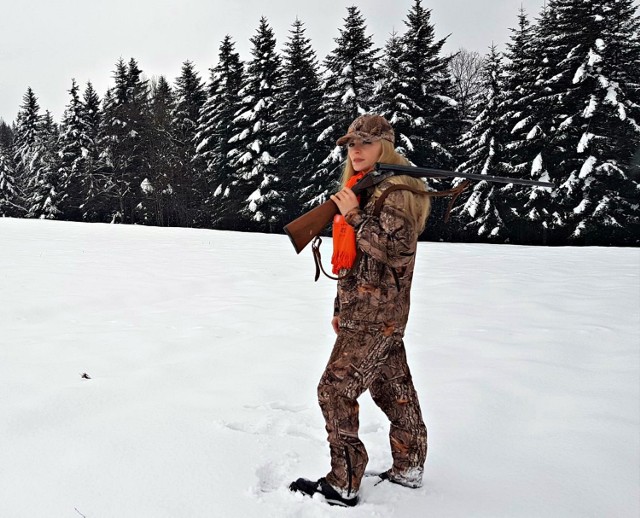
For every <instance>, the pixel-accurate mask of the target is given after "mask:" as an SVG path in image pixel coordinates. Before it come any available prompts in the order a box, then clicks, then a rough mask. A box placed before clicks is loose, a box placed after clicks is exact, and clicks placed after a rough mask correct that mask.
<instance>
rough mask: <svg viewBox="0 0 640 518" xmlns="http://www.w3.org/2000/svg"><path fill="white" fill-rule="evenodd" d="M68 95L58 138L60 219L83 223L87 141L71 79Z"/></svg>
mask: <svg viewBox="0 0 640 518" xmlns="http://www.w3.org/2000/svg"><path fill="white" fill-rule="evenodd" d="M69 95H70V97H71V99H70V100H69V104H68V105H67V106H66V108H65V111H64V114H63V116H62V123H61V125H60V137H59V139H58V156H59V161H60V169H59V174H60V186H61V193H62V197H61V201H60V210H61V212H62V214H61V217H62V218H63V219H66V220H71V221H82V219H83V218H82V209H81V206H82V204H83V202H84V200H85V198H86V193H85V189H86V187H85V182H84V180H85V177H84V172H85V164H84V161H85V155H86V153H87V151H86V150H87V148H88V147H89V141H88V137H86V136H85V133H84V129H85V128H84V123H83V120H82V118H83V107H82V101H81V100H80V95H79V87H78V84H77V83H76V80H75V79H72V80H71V89H70V90H69Z"/></svg>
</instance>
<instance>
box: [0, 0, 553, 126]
mask: <svg viewBox="0 0 640 518" xmlns="http://www.w3.org/2000/svg"><path fill="white" fill-rule="evenodd" d="M413 3H414V0H360V1H356V0H315V1H312V2H309V1H304V0H298V1H297V2H296V1H294V0H269V1H267V0H235V1H234V0H225V1H222V0H108V1H97V0H0V35H1V38H2V45H0V118H2V119H4V120H5V121H6V122H11V121H13V120H15V117H16V114H17V112H18V108H19V106H20V104H21V103H22V96H23V95H24V93H25V92H26V90H27V87H29V86H30V87H31V88H32V89H33V90H34V92H35V94H36V96H37V97H38V99H39V103H40V107H41V109H42V111H43V112H44V110H45V109H48V110H50V111H51V112H52V114H53V116H54V118H55V120H56V121H58V122H59V121H60V118H61V116H62V112H63V110H64V107H65V105H66V104H67V103H68V101H69V94H68V90H69V88H70V86H71V78H75V79H76V80H77V81H78V83H79V84H80V85H81V90H82V91H83V90H84V87H85V85H86V82H87V81H89V80H90V81H91V82H92V83H93V85H94V87H95V88H96V90H97V91H98V93H99V95H100V97H101V98H102V96H103V95H104V93H105V91H106V89H107V88H108V87H110V86H112V84H113V80H112V75H113V70H114V69H115V63H116V61H117V60H118V59H119V58H120V57H122V58H123V59H124V60H125V61H128V60H129V58H131V57H134V58H135V59H136V60H137V61H138V64H139V66H140V68H141V69H142V71H143V72H144V73H145V75H146V76H147V77H148V78H151V77H153V76H159V75H164V76H165V77H167V79H168V80H169V81H170V82H171V83H173V81H174V80H175V78H176V77H177V76H178V75H179V74H180V68H181V65H182V63H183V62H184V61H185V60H190V61H192V62H193V63H194V64H195V66H196V68H197V69H198V70H199V72H200V75H201V77H202V78H203V79H208V76H209V74H208V69H209V68H210V67H212V66H214V65H215V64H216V61H217V56H218V48H219V46H220V42H221V41H222V39H223V38H224V36H225V35H226V34H229V35H230V36H231V37H232V38H233V40H234V41H235V42H236V50H237V51H238V52H240V55H241V57H242V58H243V59H245V60H246V59H248V58H250V48H251V44H250V42H249V38H250V37H251V36H253V35H254V34H255V32H256V29H257V27H258V23H259V20H260V17H261V16H265V17H266V18H267V19H268V21H269V23H270V25H271V27H272V28H273V29H274V31H275V35H276V39H277V41H278V48H279V49H280V48H282V44H283V43H284V41H286V40H287V38H288V36H289V30H290V28H291V24H292V22H293V21H294V20H295V19H296V17H298V18H299V19H300V20H301V21H302V22H303V23H304V24H305V27H306V34H307V36H308V37H309V38H311V42H312V44H313V47H314V49H315V50H316V52H317V54H318V57H319V58H320V59H323V58H324V57H325V56H326V55H327V54H328V53H329V52H331V51H332V50H333V49H334V45H335V42H334V38H336V37H337V36H338V29H339V28H342V27H343V25H344V21H343V20H344V18H345V16H346V14H347V10H346V8H347V6H351V5H357V6H358V7H359V8H360V11H361V13H362V14H363V16H364V17H365V19H366V22H367V27H368V30H369V34H371V35H373V38H374V42H375V43H376V45H378V46H379V47H382V46H383V45H384V42H385V41H386V40H387V38H388V36H389V34H390V33H391V32H392V31H393V30H396V31H398V32H400V33H401V32H403V31H404V27H405V26H404V23H403V22H404V20H405V19H406V15H407V13H408V11H409V9H410V8H411V6H412V5H413ZM543 3H544V0H423V6H424V7H426V8H428V9H431V10H432V13H431V20H432V22H433V23H434V24H435V29H436V36H437V37H438V38H441V37H444V36H446V35H447V34H450V37H449V39H448V40H447V44H446V46H445V51H446V52H447V53H449V52H453V51H455V50H457V49H458V48H460V47H464V48H467V49H469V50H476V51H478V52H481V53H483V54H484V53H485V52H486V50H487V48H488V46H489V45H491V43H492V42H495V43H496V44H497V45H498V46H499V47H500V48H504V43H505V42H507V41H508V38H509V34H510V31H509V28H510V27H515V26H516V25H517V15H518V10H519V8H520V6H521V5H522V6H523V7H524V9H525V10H526V11H527V13H529V15H530V16H531V17H532V19H533V18H535V17H537V15H538V14H539V12H540V9H541V7H542V5H543Z"/></svg>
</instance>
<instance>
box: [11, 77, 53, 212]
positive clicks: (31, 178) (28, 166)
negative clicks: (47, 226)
mask: <svg viewBox="0 0 640 518" xmlns="http://www.w3.org/2000/svg"><path fill="white" fill-rule="evenodd" d="M39 111H40V106H39V105H38V99H37V97H36V96H35V94H34V93H33V90H32V89H31V88H28V89H27V92H26V93H25V95H24V97H23V104H22V106H21V107H20V111H19V112H18V117H17V121H16V128H15V140H14V160H15V164H16V169H17V175H16V176H17V178H16V180H17V182H18V188H19V190H20V191H21V192H22V193H23V197H24V202H23V203H24V207H25V209H26V210H27V217H32V218H47V219H51V218H55V217H56V216H57V215H58V214H59V209H58V203H59V196H58V173H57V165H56V155H55V142H56V139H57V128H56V126H55V123H54V122H53V119H52V117H51V114H50V113H49V112H48V111H47V112H46V114H45V115H44V116H41V115H40V113H39Z"/></svg>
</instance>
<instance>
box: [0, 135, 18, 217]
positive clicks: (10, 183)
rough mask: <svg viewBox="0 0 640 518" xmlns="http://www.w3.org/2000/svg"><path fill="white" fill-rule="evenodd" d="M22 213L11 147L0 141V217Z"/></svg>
mask: <svg viewBox="0 0 640 518" xmlns="http://www.w3.org/2000/svg"><path fill="white" fill-rule="evenodd" d="M23 215H24V209H23V208H22V206H21V205H20V194H19V192H18V188H17V186H16V179H15V171H14V165H13V158H12V156H11V149H10V148H9V147H8V146H6V145H5V144H3V143H2V142H0V217H5V216H23Z"/></svg>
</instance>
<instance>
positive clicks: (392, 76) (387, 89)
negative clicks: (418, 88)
mask: <svg viewBox="0 0 640 518" xmlns="http://www.w3.org/2000/svg"><path fill="white" fill-rule="evenodd" d="M403 56H404V48H403V43H402V38H401V37H400V36H399V35H398V34H397V33H395V32H394V33H392V34H391V37H390V38H389V40H387V43H386V45H385V48H384V56H383V59H382V61H381V64H380V80H379V81H378V82H377V83H376V89H375V99H376V106H375V109H374V110H373V111H374V112H375V113H378V114H380V115H382V116H383V117H385V118H386V119H387V120H388V121H389V122H390V123H391V125H392V126H393V127H394V128H398V130H397V131H396V149H397V150H398V151H399V152H400V153H402V154H404V155H409V154H411V153H412V152H413V151H414V149H413V145H412V142H411V141H410V140H409V139H408V138H407V134H406V131H405V132H403V131H402V128H405V129H406V128H409V127H410V126H411V124H412V122H413V109H412V108H415V107H414V106H412V105H411V103H410V100H409V99H408V98H407V88H406V85H407V78H406V75H405V71H404V69H403V61H402V60H403Z"/></svg>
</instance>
